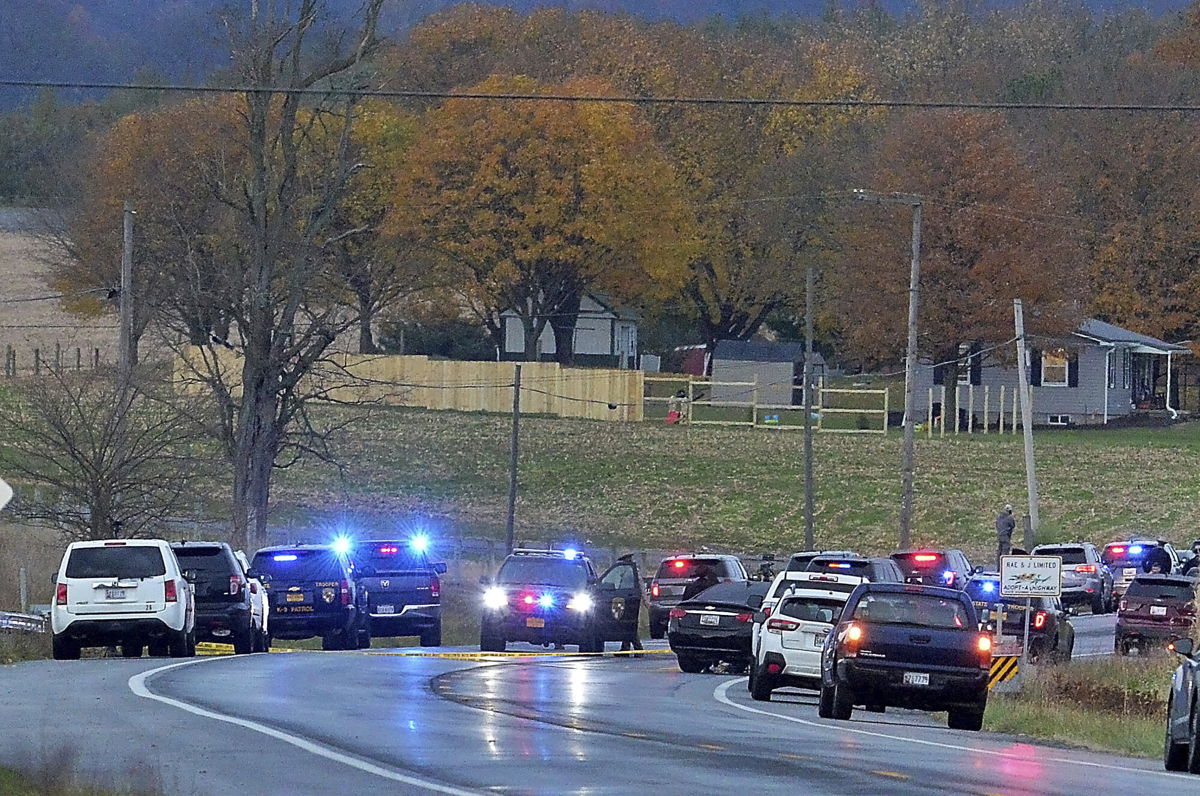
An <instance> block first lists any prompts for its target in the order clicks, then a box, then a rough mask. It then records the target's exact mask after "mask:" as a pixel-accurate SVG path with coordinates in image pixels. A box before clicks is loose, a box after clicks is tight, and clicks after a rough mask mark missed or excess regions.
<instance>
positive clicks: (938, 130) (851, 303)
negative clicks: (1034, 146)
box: [830, 112, 1089, 411]
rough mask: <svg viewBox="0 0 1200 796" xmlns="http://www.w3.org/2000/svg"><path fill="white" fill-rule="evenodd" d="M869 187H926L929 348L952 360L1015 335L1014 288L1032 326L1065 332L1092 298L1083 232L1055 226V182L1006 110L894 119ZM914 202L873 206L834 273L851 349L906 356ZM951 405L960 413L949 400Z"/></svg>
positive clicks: (885, 357)
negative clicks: (1036, 165)
mask: <svg viewBox="0 0 1200 796" xmlns="http://www.w3.org/2000/svg"><path fill="white" fill-rule="evenodd" d="M866 180H867V183H868V185H869V187H870V188H872V189H874V190H877V191H882V192H889V191H898V192H903V193H913V194H920V195H921V196H923V197H924V226H923V230H922V239H921V294H920V314H919V324H920V325H919V328H920V352H921V355H922V356H923V357H925V358H928V359H930V360H932V361H934V362H944V361H949V360H953V359H955V358H956V357H958V356H959V346H960V345H961V344H963V343H971V342H975V341H981V342H983V343H1001V342H1003V341H1005V340H1008V339H1010V338H1011V337H1012V336H1013V306H1012V300H1013V299H1014V298H1021V299H1023V300H1024V303H1025V307H1026V313H1025V317H1026V326H1027V330H1028V331H1029V332H1030V333H1031V334H1034V335H1061V334H1065V333H1068V332H1070V331H1071V330H1072V329H1073V328H1074V326H1075V324H1076V323H1077V321H1078V314H1079V309H1078V308H1079V307H1080V306H1083V305H1086V302H1087V300H1088V298H1089V296H1088V295H1087V291H1086V288H1085V287H1083V285H1084V284H1085V282H1084V280H1083V279H1082V275H1083V269H1082V267H1081V262H1080V261H1081V249H1080V247H1079V245H1078V241H1077V240H1074V239H1072V238H1071V237H1070V236H1064V235H1063V234H1061V233H1059V232H1056V231H1055V230H1054V228H1053V225H1052V223H1051V222H1052V217H1053V215H1054V214H1055V213H1056V211H1057V209H1058V207H1059V206H1060V194H1059V191H1058V190H1057V188H1056V187H1055V186H1054V185H1053V184H1051V183H1048V182H1047V180H1046V179H1045V178H1044V176H1043V175H1042V174H1040V173H1039V172H1037V171H1035V170H1034V169H1033V168H1031V167H1030V165H1029V164H1028V163H1027V162H1026V159H1025V157H1024V156H1023V155H1022V152H1021V150H1020V147H1019V142H1018V140H1017V139H1016V137H1015V136H1014V134H1013V133H1012V132H1011V131H1010V130H1009V129H1008V127H1007V126H1006V125H1005V123H1004V121H1003V119H1001V118H1000V117H998V116H995V115H986V114H976V113H961V112H960V113H921V114H913V115H909V116H905V117H902V118H899V119H897V120H896V122H895V123H893V124H892V125H890V126H889V129H888V130H887V135H886V137H885V138H884V141H883V143H882V145H881V147H880V149H879V150H878V152H877V153H876V157H875V158H874V163H873V166H872V168H871V169H870V170H869V172H868V176H867V177H866ZM911 218H912V211H911V210H910V209H909V208H907V207H896V206H892V205H879V206H875V205H872V206H869V207H868V206H864V207H862V208H861V210H860V212H859V213H858V214H857V216H856V219H855V221H856V224H855V226H854V228H853V231H852V232H851V233H850V235H849V238H850V240H849V244H850V245H849V246H848V248H847V252H846V256H845V257H844V258H843V259H842V261H841V262H840V263H839V266H838V267H837V268H836V269H835V270H834V272H833V274H832V276H831V280H830V281H831V283H832V284H831V287H832V289H833V291H834V294H835V295H836V302H835V307H836V311H837V314H838V316H839V320H840V325H841V334H842V336H843V339H844V340H845V342H846V345H847V349H848V352H849V353H850V354H851V355H852V356H857V357H861V358H863V359H865V360H869V361H874V362H888V361H892V362H894V361H896V360H898V359H899V358H900V357H901V355H902V352H903V350H904V342H905V339H906V334H905V323H906V318H907V307H908V298H907V294H908V273H909V244H910V239H911V238H910V224H911ZM950 411H953V409H951V410H950Z"/></svg>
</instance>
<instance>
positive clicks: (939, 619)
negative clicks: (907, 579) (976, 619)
mask: <svg viewBox="0 0 1200 796" xmlns="http://www.w3.org/2000/svg"><path fill="white" fill-rule="evenodd" d="M854 618H855V619H860V620H862V621H864V622H871V623H873V624H887V625H921V626H922V627H934V628H940V629H950V630H953V629H960V628H968V627H970V626H971V624H972V623H971V620H970V616H969V615H968V614H967V609H966V606H964V605H963V604H962V603H961V602H960V601H958V600H952V599H947V598H944V597H936V596H934V595H932V594H910V593H907V592H876V593H873V594H865V595H863V596H862V598H861V599H860V600H859V601H858V604H857V605H856V606H854Z"/></svg>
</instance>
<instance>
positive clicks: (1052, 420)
mask: <svg viewBox="0 0 1200 796" xmlns="http://www.w3.org/2000/svg"><path fill="white" fill-rule="evenodd" d="M1046 422H1047V423H1048V424H1049V425H1052V426H1069V425H1071V416H1070V415H1050V416H1049V418H1048V419H1047V421H1046Z"/></svg>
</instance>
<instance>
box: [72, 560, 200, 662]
mask: <svg viewBox="0 0 1200 796" xmlns="http://www.w3.org/2000/svg"><path fill="white" fill-rule="evenodd" d="M195 622H196V608H195V599H194V596H193V592H192V587H191V584H189V583H188V582H187V580H186V579H185V578H184V576H183V572H182V571H181V570H180V567H179V560H178V559H177V558H176V557H175V553H174V552H173V551H172V550H171V546H170V545H169V544H167V543H166V542H164V541H162V540H161V539H108V540H104V541H96V542H74V543H72V544H71V545H70V546H69V547H67V552H66V553H65V554H64V555H63V559H62V563H61V564H59V567H58V574H57V576H56V577H55V593H54V603H53V605H52V606H51V608H50V626H51V629H52V630H53V632H54V638H53V645H54V658H55V659H56V660H74V659H77V658H79V654H80V650H81V649H82V648H83V647H100V646H110V645H118V644H119V645H120V647H121V654H122V655H124V656H125V657H126V658H138V657H141V655H142V649H143V648H144V647H146V646H149V648H150V654H151V655H170V656H171V657H173V658H186V657H190V656H192V655H195V654H196V633H195Z"/></svg>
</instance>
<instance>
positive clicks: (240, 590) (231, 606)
mask: <svg viewBox="0 0 1200 796" xmlns="http://www.w3.org/2000/svg"><path fill="white" fill-rule="evenodd" d="M171 549H172V550H174V551H175V557H176V558H178V559H179V568H180V569H181V570H183V572H184V573H185V574H186V575H187V577H188V579H189V580H191V582H192V588H193V589H194V591H195V595H196V640H197V641H215V642H219V643H224V644H232V645H233V650H234V652H236V653H237V654H238V655H245V654H247V653H251V652H266V651H267V634H266V631H265V630H264V629H263V628H262V626H261V625H259V624H258V623H256V622H255V620H254V611H253V609H252V605H251V600H253V599H254V595H252V594H251V593H250V583H249V582H247V579H246V573H245V572H243V571H242V564H241V562H240V561H238V560H237V558H236V557H235V556H234V554H233V549H232V548H231V547H230V546H229V545H228V544H226V543H225V542H175V543H174V544H172V545H171ZM256 588H257V587H256Z"/></svg>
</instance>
